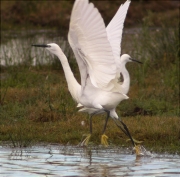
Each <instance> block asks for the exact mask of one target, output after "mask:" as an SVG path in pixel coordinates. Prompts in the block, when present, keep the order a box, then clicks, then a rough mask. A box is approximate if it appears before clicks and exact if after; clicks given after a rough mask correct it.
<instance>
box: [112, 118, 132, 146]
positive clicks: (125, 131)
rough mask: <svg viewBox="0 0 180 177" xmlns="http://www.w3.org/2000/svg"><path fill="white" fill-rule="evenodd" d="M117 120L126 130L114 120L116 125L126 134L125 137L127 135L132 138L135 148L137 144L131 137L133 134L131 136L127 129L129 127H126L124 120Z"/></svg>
mask: <svg viewBox="0 0 180 177" xmlns="http://www.w3.org/2000/svg"><path fill="white" fill-rule="evenodd" d="M117 120H118V121H119V122H120V123H121V124H122V125H123V127H124V129H123V128H122V127H121V126H120V125H118V123H117V122H116V120H115V119H114V121H115V123H116V125H117V126H118V127H119V128H120V129H121V130H122V131H123V132H124V134H125V135H127V136H128V137H129V138H130V140H131V142H132V144H133V146H135V145H136V144H135V143H134V140H133V138H132V136H131V134H130V132H129V130H128V128H127V126H126V124H125V123H124V122H123V121H122V120H120V119H117Z"/></svg>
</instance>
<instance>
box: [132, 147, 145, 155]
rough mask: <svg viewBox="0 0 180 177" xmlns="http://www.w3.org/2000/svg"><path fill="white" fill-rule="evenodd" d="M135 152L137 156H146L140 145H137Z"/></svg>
mask: <svg viewBox="0 0 180 177" xmlns="http://www.w3.org/2000/svg"><path fill="white" fill-rule="evenodd" d="M133 150H134V151H135V152H136V156H143V155H144V153H143V152H142V148H141V146H140V145H135V146H134V148H133Z"/></svg>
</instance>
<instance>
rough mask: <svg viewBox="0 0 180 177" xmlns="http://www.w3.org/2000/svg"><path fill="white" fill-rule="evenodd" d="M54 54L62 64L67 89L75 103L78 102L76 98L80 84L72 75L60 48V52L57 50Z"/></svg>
mask: <svg viewBox="0 0 180 177" xmlns="http://www.w3.org/2000/svg"><path fill="white" fill-rule="evenodd" d="M56 55H57V57H58V58H59V60H60V62H61V64H62V67H63V70H64V74H65V78H66V81H67V84H68V89H69V91H70V93H71V96H72V97H73V98H74V99H75V100H76V102H77V103H79V99H78V98H79V93H80V91H81V85H80V84H79V83H78V82H77V80H76V78H75V77H74V74H73V72H72V70H71V68H70V66H69V62H68V60H67V57H66V56H65V55H64V53H63V52H62V51H61V50H60V52H58V54H56Z"/></svg>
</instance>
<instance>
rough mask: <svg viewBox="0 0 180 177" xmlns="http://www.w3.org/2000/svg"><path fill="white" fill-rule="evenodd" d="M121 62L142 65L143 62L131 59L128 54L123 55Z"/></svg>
mask: <svg viewBox="0 0 180 177" xmlns="http://www.w3.org/2000/svg"><path fill="white" fill-rule="evenodd" d="M120 60H121V62H124V63H125V64H126V63H127V62H137V63H140V64H142V62H141V61H138V60H136V59H133V58H131V57H130V56H129V55H128V54H123V55H122V56H121V58H120Z"/></svg>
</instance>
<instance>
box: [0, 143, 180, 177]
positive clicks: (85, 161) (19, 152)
mask: <svg viewBox="0 0 180 177" xmlns="http://www.w3.org/2000/svg"><path fill="white" fill-rule="evenodd" d="M0 169H1V170H0V176H6V177H8V176H15V177H16V176H17V177H19V176H66V177H67V176H69V177H70V176H89V177H90V176H92V177H96V176H97V177H101V176H102V177H105V176H109V177H112V176H138V177H139V176H161V177H162V176H163V177H166V176H167V177H169V176H171V177H172V176H176V177H177V176H180V157H179V156H178V155H169V154H152V155H151V156H143V157H136V156H135V154H132V153H131V150H129V149H124V148H119V147H109V148H99V147H91V148H82V147H75V146H60V145H46V146H34V147H31V148H9V147H4V146H1V147H0Z"/></svg>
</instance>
